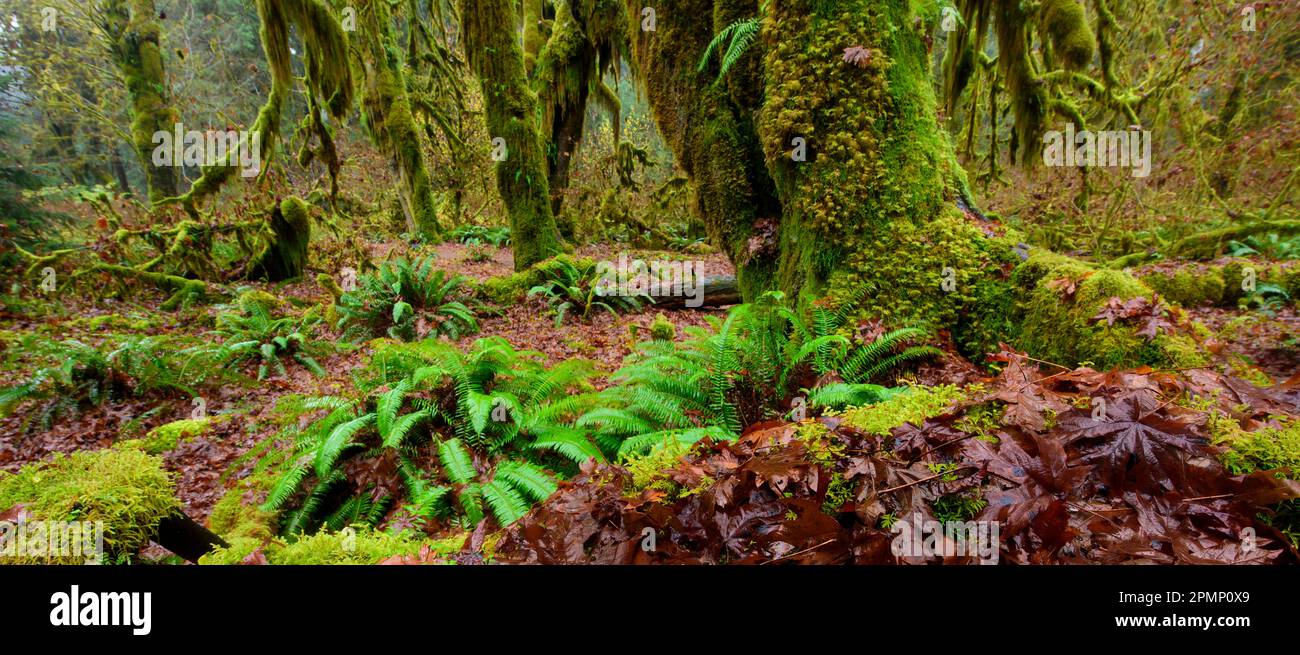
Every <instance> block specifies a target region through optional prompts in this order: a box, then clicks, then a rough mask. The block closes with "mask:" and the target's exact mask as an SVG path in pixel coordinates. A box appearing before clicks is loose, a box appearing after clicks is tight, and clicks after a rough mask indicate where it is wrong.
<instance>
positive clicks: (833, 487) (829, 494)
mask: <svg viewBox="0 0 1300 655" xmlns="http://www.w3.org/2000/svg"><path fill="white" fill-rule="evenodd" d="M856 496H857V493H856V489H855V487H854V485H853V483H851V482H849V481H848V480H845V479H844V475H843V474H841V473H832V474H831V478H830V482H829V483H827V485H826V500H824V501H822V512H824V513H826V514H829V515H831V516H835V515H836V514H838V513H839V511H840V508H841V507H843V506H844V505H845V504H846V503H849V502H852V501H853V500H854V499H855V498H856Z"/></svg>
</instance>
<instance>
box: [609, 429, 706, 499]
mask: <svg viewBox="0 0 1300 655" xmlns="http://www.w3.org/2000/svg"><path fill="white" fill-rule="evenodd" d="M690 450H691V447H690V446H689V445H687V444H684V443H682V442H680V441H678V440H676V439H665V440H664V442H663V443H661V444H657V445H655V446H654V447H653V448H651V449H650V450H649V451H648V452H646V453H645V454H638V455H631V456H629V457H626V458H625V459H624V461H623V467H624V468H626V469H627V471H628V472H629V473H631V474H632V488H631V489H630V490H629V491H634V492H635V491H641V490H643V489H657V490H659V491H662V492H664V493H666V494H668V496H669V497H670V498H675V497H677V494H678V493H679V492H680V491H681V485H679V484H677V483H676V482H673V481H672V480H670V479H668V476H667V475H666V474H665V473H664V472H665V471H667V470H669V469H672V468H673V467H675V466H677V465H678V464H679V463H680V460H681V458H682V457H684V456H685V455H686V453H688V452H690Z"/></svg>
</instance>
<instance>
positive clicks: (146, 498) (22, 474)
mask: <svg viewBox="0 0 1300 655" xmlns="http://www.w3.org/2000/svg"><path fill="white" fill-rule="evenodd" d="M19 504H21V505H22V506H23V510H24V511H25V512H26V513H27V514H28V515H29V517H30V519H32V520H45V521H86V522H90V523H95V522H102V523H103V528H104V552H105V554H106V555H107V556H108V560H109V561H117V560H118V559H119V558H121V557H126V556H130V555H133V554H135V553H136V552H138V551H139V550H140V548H142V547H143V546H144V545H145V544H147V543H148V542H149V540H150V539H151V538H152V537H153V536H154V534H155V532H156V530H157V527H158V523H159V522H160V521H161V520H162V519H164V518H166V517H168V516H170V515H172V514H174V513H176V512H177V511H179V510H180V502H179V501H178V500H176V497H175V496H174V495H172V480H171V476H170V474H168V473H167V472H166V471H165V470H163V466H162V460H161V459H159V458H158V457H155V456H152V455H148V454H146V453H144V452H143V451H141V450H138V449H135V448H129V447H119V448H114V449H110V450H100V451H93V452H91V451H83V452H78V453H73V454H71V455H63V454H56V455H55V456H54V458H53V459H51V460H49V461H47V462H40V463H35V464H28V465H27V466H24V467H23V468H22V469H21V470H20V471H18V473H17V474H6V473H0V513H2V512H4V511H6V510H9V509H11V508H13V507H14V506H16V505H19ZM3 561H6V562H9V561H12V560H8V559H3ZM84 562H85V558H79V559H77V560H76V561H63V560H59V559H58V558H53V559H46V560H42V563H70V564H82V563H84ZM18 563H23V561H22V560H19V562H18Z"/></svg>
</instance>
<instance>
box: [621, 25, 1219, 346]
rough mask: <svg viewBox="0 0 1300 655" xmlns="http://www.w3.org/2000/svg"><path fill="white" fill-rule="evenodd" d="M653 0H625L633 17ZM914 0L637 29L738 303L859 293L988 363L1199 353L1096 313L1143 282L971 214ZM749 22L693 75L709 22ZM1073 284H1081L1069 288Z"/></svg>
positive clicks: (888, 316) (669, 129) (638, 46)
mask: <svg viewBox="0 0 1300 655" xmlns="http://www.w3.org/2000/svg"><path fill="white" fill-rule="evenodd" d="M643 4H644V3H642V2H640V1H639V0H626V6H627V9H628V10H629V11H630V12H633V15H635V16H640V15H641V13H640V10H641V7H642V6H643ZM912 5H913V3H911V2H909V1H908V0H840V1H838V2H827V1H824V0H768V1H767V2H765V3H763V6H764V9H762V10H760V7H759V2H758V0H664V1H662V2H657V3H655V7H654V8H655V10H656V12H655V19H656V21H655V22H656V24H655V28H656V29H654V30H645V29H642V30H640V31H639V33H638V34H637V38H636V41H635V49H634V52H635V57H636V60H637V64H638V66H637V68H638V70H639V72H640V74H641V76H642V80H643V81H644V82H645V84H646V87H647V97H648V99H649V101H650V105H651V108H652V109H653V111H654V115H655V119H656V122H657V124H658V125H659V128H660V131H661V133H662V134H663V135H664V138H665V140H666V141H667V143H668V145H669V147H670V148H671V149H672V150H673V152H674V154H675V155H676V157H677V160H678V162H679V163H680V164H681V166H682V168H683V169H684V170H685V172H686V173H687V175H688V176H689V177H690V178H691V181H692V182H693V183H694V189H695V205H696V211H697V212H698V213H699V215H700V217H701V219H702V220H703V221H704V223H705V225H706V227H707V231H708V234H709V237H710V240H711V241H712V242H713V243H714V245H715V246H717V247H718V248H719V249H721V250H722V251H723V252H725V253H726V254H727V255H728V256H729V257H730V259H731V261H732V263H733V264H734V265H735V268H736V271H737V278H738V284H739V287H740V290H741V292H742V295H743V296H744V299H745V300H746V301H752V300H754V299H755V298H756V297H757V296H758V295H759V294H760V293H762V292H764V291H767V290H770V289H778V290H780V291H783V292H784V293H785V294H786V298H787V300H788V301H789V302H791V303H792V304H793V305H794V306H795V307H796V309H798V310H800V311H803V310H807V309H808V308H809V306H810V305H811V304H812V303H813V302H816V301H822V299H827V301H828V302H830V303H831V304H832V305H835V304H838V303H840V302H842V301H845V300H848V299H854V300H856V301H858V305H857V306H858V307H859V318H875V319H880V320H882V321H884V322H885V323H886V324H889V325H892V326H901V325H914V326H920V327H927V328H930V329H931V330H934V331H939V330H948V331H951V332H952V335H953V339H954V342H955V343H956V344H957V345H958V347H959V348H961V349H962V351H963V352H964V353H966V354H967V355H969V356H972V357H975V358H979V359H982V356H983V355H984V354H985V353H988V352H995V351H997V350H998V348H999V344H1000V343H1002V342H1004V341H1005V342H1007V343H1013V344H1015V343H1017V340H1019V342H1020V343H1023V344H1024V345H1025V347H1026V348H1029V349H1031V352H1034V351H1037V353H1039V355H1040V356H1043V357H1044V358H1045V359H1049V360H1051V361H1055V362H1057V363H1062V364H1067V365H1069V364H1073V363H1077V362H1082V361H1089V362H1093V363H1095V364H1098V365H1102V366H1112V365H1123V364H1136V363H1138V362H1141V363H1152V364H1158V365H1173V366H1185V365H1195V364H1196V363H1197V362H1199V361H1200V360H1201V359H1202V358H1201V357H1199V356H1198V353H1197V352H1196V351H1197V349H1196V347H1195V346H1194V344H1192V343H1191V342H1190V341H1189V340H1188V339H1186V338H1185V337H1184V336H1183V335H1178V334H1172V333H1171V334H1161V335H1158V336H1156V337H1154V338H1143V337H1142V336H1141V335H1139V334H1137V332H1136V329H1135V327H1133V326H1128V325H1120V324H1114V325H1098V324H1097V322H1096V321H1095V320H1094V317H1095V316H1096V315H1097V314H1098V312H1099V311H1101V309H1103V308H1104V307H1105V306H1106V304H1107V303H1108V302H1109V301H1110V299H1112V298H1114V297H1120V298H1125V299H1128V298H1134V297H1137V296H1145V297H1147V298H1150V296H1151V290H1150V289H1149V288H1148V287H1146V286H1145V285H1143V284H1141V283H1140V282H1138V281H1137V280H1135V279H1133V278H1132V276H1129V275H1127V274H1125V273H1123V272H1121V271H1111V270H1096V269H1095V267H1092V266H1090V265H1088V264H1086V263H1084V262H1080V261H1078V260H1073V259H1070V258H1068V257H1061V256H1058V255H1053V254H1052V253H1042V254H1037V253H1036V254H1034V255H1033V256H1030V254H1029V253H1028V252H1027V251H1026V250H1024V249H1022V248H1021V247H1020V246H1021V244H1019V241H1018V239H1017V238H1016V237H1015V236H1014V234H1013V233H1010V234H1009V233H1007V232H1006V230H1005V228H1003V227H1002V226H999V225H996V224H993V223H991V222H989V221H987V220H986V219H984V218H983V217H982V216H981V215H980V214H979V213H978V211H976V210H974V209H973V208H972V205H971V202H970V193H969V190H968V187H967V182H966V177H965V172H964V171H963V170H962V168H961V167H960V166H959V165H958V164H957V162H956V158H955V156H954V150H953V146H952V144H951V143H950V142H949V139H948V135H947V134H946V132H945V131H944V130H943V129H942V128H941V127H940V124H939V121H938V118H937V116H938V113H937V106H936V105H937V102H936V98H935V96H934V92H933V90H932V85H931V78H930V70H929V64H930V53H929V50H928V48H927V45H926V43H927V40H928V37H929V36H930V34H929V31H930V30H931V29H934V28H935V26H932V25H930V24H928V23H927V22H926V20H925V19H924V18H923V17H922V16H919V15H918V14H916V13H914V12H913V8H912ZM705 17H711V19H712V20H711V21H710V20H702V18H705ZM754 17H761V28H760V31H759V35H758V38H757V39H756V40H754V41H753V42H751V43H750V45H749V48H748V50H747V51H746V52H745V54H744V55H743V56H742V57H741V59H740V63H739V64H737V65H736V66H733V68H732V69H731V71H730V72H729V73H728V75H727V76H726V78H725V79H724V80H717V79H716V78H717V75H718V71H719V62H718V60H717V59H715V60H713V61H711V62H705V67H704V69H703V71H701V70H700V69H699V66H700V58H701V57H702V55H703V54H704V52H705V51H706V48H707V46H708V45H709V43H710V41H711V40H712V39H713V37H714V35H715V34H718V33H720V32H721V31H722V30H724V29H725V28H726V27H728V26H730V25H732V24H734V23H736V22H737V21H738V20H742V19H750V18H754ZM726 45H727V44H723V47H722V48H720V50H721V51H725V50H726V49H727V47H726ZM715 82H716V83H715ZM1029 145H1030V144H1025V146H1029ZM1026 260H1027V261H1026ZM1062 279H1071V280H1076V281H1081V282H1079V291H1078V292H1077V293H1076V294H1075V295H1074V296H1072V297H1064V296H1062V294H1061V293H1060V292H1059V290H1058V289H1059V284H1058V282H1059V280H1062ZM1067 360H1069V361H1067Z"/></svg>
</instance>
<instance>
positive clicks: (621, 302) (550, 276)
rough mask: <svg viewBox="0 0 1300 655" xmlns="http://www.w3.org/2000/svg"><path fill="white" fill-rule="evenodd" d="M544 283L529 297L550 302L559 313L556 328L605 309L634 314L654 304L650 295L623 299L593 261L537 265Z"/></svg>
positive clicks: (552, 261) (557, 260) (563, 259)
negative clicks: (572, 318) (569, 318)
mask: <svg viewBox="0 0 1300 655" xmlns="http://www.w3.org/2000/svg"><path fill="white" fill-rule="evenodd" d="M537 271H538V273H539V274H540V275H541V280H542V281H541V282H540V283H539V284H537V285H536V286H534V287H533V288H532V289H529V290H528V297H530V298H531V297H533V296H537V295H540V296H542V297H543V298H545V299H546V304H547V305H549V306H550V307H551V309H552V311H554V312H555V324H556V325H557V326H559V325H561V324H563V323H564V318H565V317H566V316H568V315H570V314H575V315H577V316H579V317H580V318H582V319H583V320H587V319H589V318H591V313H592V312H593V311H594V310H597V309H603V310H605V311H607V312H609V313H610V314H613V315H617V314H618V313H619V312H634V311H636V310H638V309H640V308H641V305H642V304H643V303H653V302H654V300H653V299H652V298H650V296H647V295H644V294H643V295H638V296H630V295H629V296H625V295H620V294H619V293H618V291H617V289H615V288H612V287H610V286H609V285H608V284H606V282H607V281H605V280H602V279H601V276H600V274H599V273H598V270H597V266H596V264H595V262H592V261H590V260H579V261H574V260H571V259H569V258H567V257H556V258H553V259H549V260H547V261H545V262H542V263H541V264H538V265H537Z"/></svg>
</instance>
